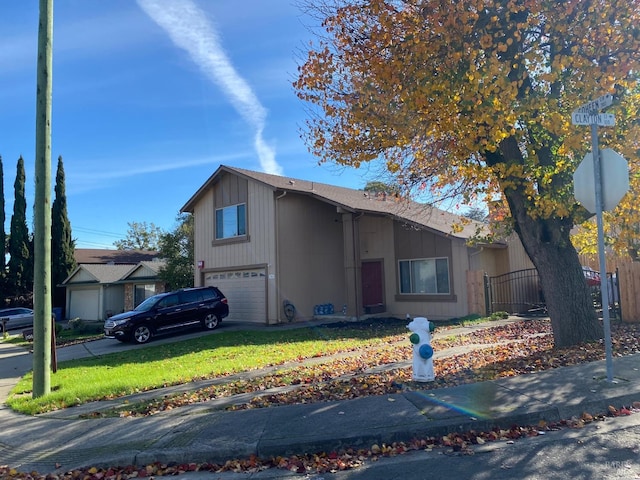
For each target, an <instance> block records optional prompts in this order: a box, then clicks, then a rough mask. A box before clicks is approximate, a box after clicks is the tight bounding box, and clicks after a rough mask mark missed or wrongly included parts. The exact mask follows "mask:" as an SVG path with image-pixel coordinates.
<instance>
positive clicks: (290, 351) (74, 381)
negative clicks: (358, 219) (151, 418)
mask: <svg viewBox="0 0 640 480" xmlns="http://www.w3.org/2000/svg"><path fill="white" fill-rule="evenodd" d="M488 320H490V318H484V319H481V318H473V319H471V318H465V319H453V320H452V321H450V322H445V323H446V324H447V325H448V326H455V325H465V324H469V322H474V323H477V322H481V321H485V322H486V321H488ZM406 324H407V322H406V320H404V319H403V320H400V319H370V320H369V321H363V322H356V323H350V322H345V323H343V324H333V325H327V326H323V327H315V328H298V329H292V330H277V329H274V330H255V331H254V330H247V331H237V332H218V333H217V334H213V335H203V336H201V337H197V338H193V339H189V340H183V341H180V340H179V339H176V341H175V342H174V343H168V344H162V345H155V346H154V345H153V343H151V344H150V345H149V346H145V347H144V348H143V347H140V348H135V349H132V350H129V351H126V352H120V353H114V354H111V355H104V356H102V357H92V358H86V359H81V360H73V361H67V362H60V363H59V364H58V371H57V372H56V373H52V375H51V393H50V394H48V395H45V396H43V397H40V398H36V399H34V398H32V391H31V389H32V382H33V378H32V374H31V373H29V374H27V375H26V376H25V377H23V378H22V379H21V381H20V382H19V383H18V385H17V386H16V387H15V388H14V390H13V391H12V393H11V395H10V397H9V399H8V401H7V404H8V406H9V407H10V408H12V409H14V410H16V411H18V412H21V413H25V414H29V415H34V414H37V413H43V412H47V411H52V410H58V409H62V408H67V407H71V406H75V405H79V404H83V403H87V402H90V401H95V400H104V399H110V398H117V397H121V396H124V395H130V394H133V393H138V392H143V391H147V390H152V389H156V388H161V387H165V386H170V385H177V384H183V383H188V382H191V381H195V380H201V379H206V378H215V377H220V376H224V375H228V374H233V373H239V372H243V371H250V370H255V369H260V368H264V367H268V366H271V365H278V364H282V363H284V362H290V361H295V360H300V359H304V358H311V357H317V356H322V355H329V354H332V353H337V352H341V351H347V350H356V349H361V348H367V347H368V346H375V345H380V344H385V343H388V342H390V341H393V340H398V338H397V337H398V336H399V335H400V336H401V335H406V336H407V338H408V335H409V331H408V330H407V328H406ZM438 325H440V323H438ZM70 332H71V333H70V335H74V333H73V331H70ZM81 334H82V333H80V332H76V333H75V335H76V336H77V335H81ZM394 337H395V338H394Z"/></svg>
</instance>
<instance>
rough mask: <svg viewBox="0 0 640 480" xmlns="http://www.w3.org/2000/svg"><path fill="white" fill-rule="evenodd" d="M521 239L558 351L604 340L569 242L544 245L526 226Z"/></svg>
mask: <svg viewBox="0 0 640 480" xmlns="http://www.w3.org/2000/svg"><path fill="white" fill-rule="evenodd" d="M518 230H519V237H520V240H521V241H522V243H523V244H524V245H525V249H526V250H527V252H528V253H529V257H530V258H531V261H532V262H533V264H534V265H535V267H536V269H537V270H538V275H539V276H540V283H541V286H542V292H543V294H544V298H545V301H546V304H547V310H548V312H549V317H550V318H551V327H552V329H553V339H554V344H555V346H556V347H567V346H571V345H576V344H579V343H583V342H592V341H595V340H598V339H601V338H602V337H603V329H602V326H601V325H600V322H599V321H598V317H597V316H596V312H595V309H594V306H593V300H592V298H591V291H590V289H589V287H588V286H587V282H586V280H585V278H584V274H583V272H582V266H581V265H580V260H579V258H578V254H577V252H576V250H575V248H574V247H573V245H571V243H570V241H569V238H566V243H564V244H555V243H553V242H549V243H545V242H541V241H540V240H539V239H538V238H537V236H536V233H535V232H532V231H530V229H529V228H528V227H527V226H526V225H525V226H524V228H523V227H522V226H521V227H520V228H519V229H518Z"/></svg>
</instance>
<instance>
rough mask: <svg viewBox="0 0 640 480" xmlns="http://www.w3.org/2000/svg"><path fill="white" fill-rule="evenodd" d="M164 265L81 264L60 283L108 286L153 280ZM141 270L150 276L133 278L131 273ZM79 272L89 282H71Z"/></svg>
mask: <svg viewBox="0 0 640 480" xmlns="http://www.w3.org/2000/svg"><path fill="white" fill-rule="evenodd" d="M164 265H165V262H163V261H153V262H140V263H138V264H136V265H128V264H117V265H113V264H97V263H83V264H80V265H78V266H77V267H76V268H75V269H74V270H73V271H72V272H71V273H70V274H69V276H68V277H67V278H66V279H65V281H64V282H62V283H63V285H67V284H69V283H73V284H78V283H83V284H93V283H96V284H102V285H109V284H114V283H125V282H131V281H133V280H142V279H145V278H154V277H156V276H157V274H158V272H159V271H160V269H161V268H162V267H163V266H164ZM142 268H145V269H148V270H147V271H148V273H150V275H145V276H142V277H136V278H133V277H132V275H133V273H134V272H136V271H137V270H139V269H142ZM81 270H82V271H84V272H86V273H88V274H89V277H91V280H83V281H82V282H71V280H72V279H73V277H74V276H76V274H77V273H78V272H79V271H81Z"/></svg>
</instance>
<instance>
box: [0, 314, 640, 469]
mask: <svg viewBox="0 0 640 480" xmlns="http://www.w3.org/2000/svg"><path fill="white" fill-rule="evenodd" d="M612 333H613V340H612V343H613V349H614V355H616V356H622V355H629V354H634V353H639V352H640V343H639V342H638V338H639V335H638V334H639V333H640V328H639V327H638V326H636V325H634V324H615V325H612ZM403 343H404V344H403ZM432 345H433V346H434V350H436V351H438V350H446V349H455V348H456V347H460V346H474V348H473V349H472V350H470V351H467V352H465V353H461V354H453V355H450V356H444V357H442V358H440V359H439V360H437V361H436V362H435V366H434V368H435V371H436V380H435V381H434V382H429V383H426V384H423V383H421V384H419V385H417V384H415V383H412V382H411V380H410V378H411V368H410V367H406V366H397V365H398V364H401V363H402V362H405V363H406V362H407V360H408V359H409V358H410V354H411V346H410V344H409V342H408V341H407V336H406V334H404V335H403V334H399V335H398V338H396V339H392V340H391V341H390V342H388V344H387V345H383V346H378V347H375V348H371V349H368V350H367V351H365V352H359V353H358V355H353V356H346V357H343V358H339V359H336V358H332V357H328V358H326V359H325V361H321V362H317V363H314V364H312V365H298V366H294V367H290V368H283V370H282V371H277V372H275V373H270V374H267V375H264V376H259V377H257V378H253V379H251V380H246V381H243V380H238V381H233V382H229V383H227V384H222V385H217V386H211V387H207V388H203V389H199V390H196V391H192V392H187V393H185V394H182V395H177V396H174V397H165V398H163V399H161V400H156V401H155V402H151V403H146V404H144V405H142V404H141V405H138V406H137V409H131V406H129V407H128V408H129V409H128V410H121V411H120V412H119V415H123V416H127V415H152V414H154V413H157V412H159V411H163V410H168V409H173V408H179V407H180V406H181V405H189V404H193V403H198V402H204V401H208V400H211V399H213V398H221V397H225V396H233V395H235V394H237V393H247V392H251V391H254V392H266V391H268V390H269V389H271V388H274V387H278V386H284V385H295V386H297V388H295V389H293V390H291V391H289V392H285V393H281V394H272V395H271V394H264V395H259V396H256V397H254V398H253V399H252V400H251V401H249V402H246V403H244V404H240V405H234V406H233V407H231V408H234V409H245V408H266V407H272V406H277V405H287V404H294V403H299V402H304V403H309V402H313V401H328V400H340V399H348V398H356V397H362V396H366V395H384V394H389V393H396V392H398V391H401V390H402V389H403V388H414V389H417V388H421V389H432V388H443V387H449V386H455V385H460V384H463V383H470V382H479V381H485V380H492V379H495V378H500V377H505V376H513V375H524V374H529V373H533V372H538V371H542V370H546V369H550V368H558V367H562V366H569V365H576V364H579V363H583V362H589V361H595V360H600V359H602V358H603V357H604V352H603V345H602V342H600V343H592V344H583V345H578V346H574V347H570V348H564V349H555V348H554V347H553V339H552V335H551V327H550V325H549V322H548V320H542V319H540V320H531V321H521V322H517V323H513V324H509V325H504V326H496V327H490V328H485V329H481V330H477V331H474V332H471V333H469V334H465V335H457V336H449V337H447V336H446V335H442V336H440V337H437V338H435V339H434V341H433V342H432ZM385 365H387V366H389V369H388V370H386V371H383V372H378V373H368V370H370V369H371V368H372V367H374V366H385ZM407 386H409V387H407ZM637 412H640V402H634V403H633V405H628V406H621V407H614V406H610V407H609V408H608V411H607V412H602V413H598V414H590V413H587V412H585V413H583V414H582V416H580V417H573V418H571V419H566V420H562V421H560V422H555V423H547V422H545V421H541V422H540V423H539V424H537V425H527V426H518V425H513V426H512V427H511V428H509V429H500V428H494V429H492V430H490V431H485V432H479V431H468V432H455V433H449V434H448V435H444V436H442V437H429V438H423V439H415V440H413V441H411V442H396V443H393V444H390V445H386V444H382V445H372V446H371V447H370V448H367V449H349V448H348V449H344V450H343V451H340V452H320V453H313V454H306V455H294V456H290V457H274V458H270V459H261V458H257V457H250V458H248V459H234V460H229V461H227V462H226V463H224V464H215V463H199V464H195V463H189V464H178V463H168V464H165V463H159V462H158V463H153V464H149V465H146V466H142V467H136V466H127V467H117V468H109V469H99V468H96V467H87V468H85V469H79V470H74V471H71V472H66V473H64V474H59V475H55V477H52V476H51V475H40V474H38V473H37V472H30V473H28V474H27V473H21V472H18V471H16V470H15V469H12V468H10V467H8V466H0V479H9V478H11V479H27V478H28V479H34V480H40V479H45V478H57V479H60V480H71V479H78V478H82V479H101V480H112V479H119V480H126V479H130V478H136V477H147V476H161V475H163V476H165V475H178V474H181V473H185V472H189V471H206V472H212V473H214V472H215V473H221V472H227V471H230V472H244V473H247V472H258V471H261V470H265V469H269V468H279V469H285V470H288V471H291V472H296V473H300V474H308V473H325V472H337V471H341V470H346V469H351V468H357V467H358V466H360V465H362V464H363V463H364V462H365V461H375V460H377V459H378V458H380V457H384V456H395V455H402V454H405V453H407V452H410V451H419V450H427V451H430V450H432V449H434V448H441V449H443V453H444V454H447V455H472V454H473V453H474V450H473V448H474V446H477V445H482V444H484V443H486V442H491V441H499V440H503V441H513V440H516V439H520V438H526V437H532V436H538V435H541V434H544V433H546V432H550V431H555V430H560V429H563V428H583V427H584V426H585V425H587V424H589V423H592V422H595V421H602V420H604V419H605V418H606V417H615V416H621V415H631V414H633V413H637ZM100 415H101V414H100Z"/></svg>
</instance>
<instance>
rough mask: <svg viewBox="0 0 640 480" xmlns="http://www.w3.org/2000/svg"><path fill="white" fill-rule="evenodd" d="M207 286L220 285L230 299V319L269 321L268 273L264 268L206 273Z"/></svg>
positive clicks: (205, 282) (205, 281)
mask: <svg viewBox="0 0 640 480" xmlns="http://www.w3.org/2000/svg"><path fill="white" fill-rule="evenodd" d="M204 284H205V285H206V286H209V285H213V286H215V287H218V288H219V289H220V290H221V291H222V293H224V295H225V296H226V297H227V300H228V301H229V317H228V319H229V320H238V321H243V322H259V323H266V322H267V297H266V291H267V275H266V272H265V269H264V268H258V269H252V270H230V271H227V272H214V273H206V274H205V276H204Z"/></svg>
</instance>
